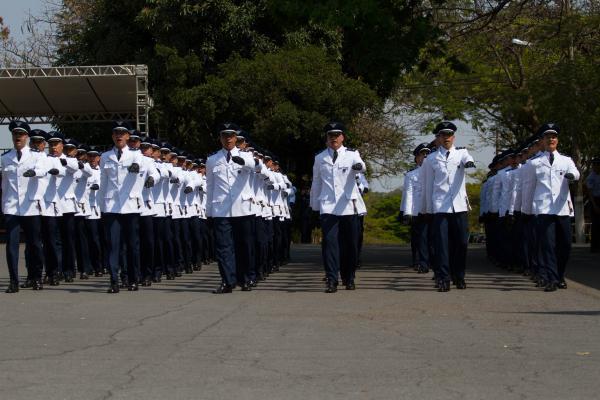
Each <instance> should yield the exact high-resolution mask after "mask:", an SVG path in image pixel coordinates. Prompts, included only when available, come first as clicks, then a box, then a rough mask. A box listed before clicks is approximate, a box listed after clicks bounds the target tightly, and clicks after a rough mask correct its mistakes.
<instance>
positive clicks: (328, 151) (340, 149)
mask: <svg viewBox="0 0 600 400" xmlns="http://www.w3.org/2000/svg"><path fill="white" fill-rule="evenodd" d="M334 151H335V150H333V149H332V148H331V147H327V154H329V155H330V156H331V157H332V158H333V152H334ZM345 151H346V147H344V145H341V146H340V148H339V149H337V153H338V157H339V156H340V154H342V153H343V152H345Z"/></svg>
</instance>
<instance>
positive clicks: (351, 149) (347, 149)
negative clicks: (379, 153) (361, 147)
mask: <svg viewBox="0 0 600 400" xmlns="http://www.w3.org/2000/svg"><path fill="white" fill-rule="evenodd" d="M346 151H356V149H353V148H351V147H346Z"/></svg>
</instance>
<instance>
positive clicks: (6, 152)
mask: <svg viewBox="0 0 600 400" xmlns="http://www.w3.org/2000/svg"><path fill="white" fill-rule="evenodd" d="M11 150H12V149H8V150H6V151H5V152H4V153H2V155H5V154H8V153H10V151H11Z"/></svg>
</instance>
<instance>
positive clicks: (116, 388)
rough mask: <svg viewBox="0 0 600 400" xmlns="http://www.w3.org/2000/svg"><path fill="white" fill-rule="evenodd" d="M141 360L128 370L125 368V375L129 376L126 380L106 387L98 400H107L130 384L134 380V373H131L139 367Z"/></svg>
mask: <svg viewBox="0 0 600 400" xmlns="http://www.w3.org/2000/svg"><path fill="white" fill-rule="evenodd" d="M142 364H143V363H142V362H140V363H137V364H136V365H134V366H133V367H131V368H129V370H127V372H125V375H127V377H128V378H129V379H128V380H127V382H125V383H121V384H120V385H116V386H113V387H112V388H110V389H108V390H107V391H106V394H105V395H104V396H102V397H101V398H100V400H108V399H110V398H112V397H113V396H114V395H115V393H116V392H118V391H120V390H123V389H125V387H126V386H128V385H131V384H132V383H133V382H134V381H135V379H136V378H135V375H134V374H133V372H134V371H135V370H136V369H138V368H139V367H141V366H142Z"/></svg>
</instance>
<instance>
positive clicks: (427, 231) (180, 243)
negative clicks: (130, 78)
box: [0, 121, 600, 294]
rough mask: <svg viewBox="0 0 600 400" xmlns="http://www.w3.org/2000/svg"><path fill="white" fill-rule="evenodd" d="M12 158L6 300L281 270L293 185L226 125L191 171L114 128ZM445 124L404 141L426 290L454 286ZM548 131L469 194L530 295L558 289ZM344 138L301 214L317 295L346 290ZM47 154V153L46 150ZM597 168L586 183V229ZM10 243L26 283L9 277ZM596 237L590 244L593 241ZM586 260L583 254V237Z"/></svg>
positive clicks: (349, 221)
mask: <svg viewBox="0 0 600 400" xmlns="http://www.w3.org/2000/svg"><path fill="white" fill-rule="evenodd" d="M9 128H10V131H11V132H12V139H13V145H14V148H13V149H12V150H10V151H8V152H7V153H5V154H4V155H2V157H1V162H0V169H1V171H2V211H3V214H4V222H5V226H6V232H7V246H6V255H7V264H8V269H9V275H10V283H9V286H8V289H7V290H6V292H7V293H15V292H18V291H19V288H32V289H33V290H40V289H42V288H43V284H44V283H47V284H49V285H59V283H60V281H64V282H67V283H68V282H73V280H74V278H75V277H76V275H77V274H79V278H80V279H88V277H89V275H91V274H94V275H95V276H102V275H103V274H107V273H108V274H109V275H110V286H109V289H108V292H109V293H118V292H119V290H120V289H122V288H127V289H128V290H130V291H137V290H138V289H139V285H141V286H150V285H151V284H152V283H153V282H154V283H156V282H161V279H162V278H163V277H166V279H168V280H173V279H176V278H177V277H180V276H182V273H187V274H190V273H193V271H195V270H200V269H201V268H202V265H203V264H207V263H209V262H210V261H212V260H215V261H217V263H218V267H219V274H220V276H221V283H220V284H219V286H218V287H217V288H216V289H215V290H214V291H213V293H216V294H222V293H231V292H232V291H233V289H235V288H236V287H240V288H241V290H242V291H250V290H252V288H253V287H255V286H256V285H257V283H258V282H259V281H261V280H264V279H265V278H266V277H267V276H268V275H269V274H270V273H272V272H274V271H277V270H278V269H279V267H280V266H281V265H283V264H285V263H286V262H287V260H288V259H289V248H290V242H291V237H290V236H291V235H290V232H291V224H290V219H291V214H290V207H291V205H293V204H294V202H295V188H294V187H293V186H292V183H291V182H290V180H289V179H288V177H287V176H286V175H285V174H284V173H283V172H282V171H281V169H280V167H279V163H278V160H277V159H276V158H275V157H274V156H272V155H271V154H270V153H268V152H267V151H264V150H262V149H259V148H253V147H251V143H250V141H249V136H248V134H247V133H246V132H244V131H242V130H240V128H239V127H238V126H237V125H235V124H233V123H225V124H222V125H221V126H220V127H219V129H218V137H219V140H220V143H221V149H220V150H219V151H217V152H215V153H214V154H212V155H210V156H209V157H208V158H207V160H206V161H205V160H202V159H196V158H194V157H193V156H191V155H190V154H188V153H187V152H185V151H183V150H180V149H177V148H175V147H173V146H171V145H170V144H169V143H167V142H159V141H157V140H154V139H151V138H148V137H144V138H142V137H140V135H139V133H138V132H137V131H134V130H131V128H130V126H129V125H128V124H127V123H126V122H122V121H117V122H115V123H114V126H113V129H112V140H113V143H114V147H112V148H111V149H109V150H107V151H105V152H100V151H99V149H98V148H96V147H93V146H86V145H83V144H79V143H77V142H76V141H75V140H72V139H67V138H65V137H64V135H63V134H62V133H60V132H56V131H55V132H50V133H46V132H44V131H42V130H39V129H34V130H32V129H30V127H29V126H28V125H27V124H26V123H24V122H22V121H12V122H11V124H10V127H9ZM456 131H457V127H456V126H455V125H454V124H453V123H452V122H448V121H443V122H440V123H439V124H438V125H437V126H436V127H435V129H434V135H435V139H434V141H433V142H431V143H422V144H420V145H418V146H417V147H416V148H415V150H414V152H413V155H414V160H415V164H416V165H415V168H414V169H412V170H410V171H409V172H408V173H407V174H406V176H405V180H404V190H403V196H402V203H401V205H400V218H402V220H403V221H404V222H405V223H407V224H410V227H411V248H412V257H413V266H414V268H415V270H417V271H418V272H419V273H423V274H425V273H428V272H429V270H430V269H432V270H433V273H434V276H433V280H434V286H435V288H437V289H438V291H440V292H448V291H449V290H450V288H451V285H454V286H455V287H456V288H457V289H466V287H467V284H466V280H465V271H466V256H467V246H468V240H469V231H468V218H467V214H468V211H469V210H470V208H471V207H470V204H469V199H468V197H467V192H466V187H465V183H466V170H467V169H469V168H475V162H474V160H473V158H472V157H471V155H470V154H469V152H468V151H467V150H466V149H465V148H461V147H455V146H454V140H455V135H456ZM559 133H560V129H559V127H558V126H557V125H556V124H545V125H544V126H542V127H541V128H540V129H539V131H538V132H537V133H536V134H535V135H533V136H532V137H530V138H529V139H528V140H526V141H525V142H524V143H522V144H521V145H520V146H519V147H518V148H517V149H515V150H506V151H504V152H502V153H501V154H498V155H497V156H496V157H494V159H493V161H492V163H491V164H490V165H489V168H490V172H489V173H488V176H487V179H486V180H485V182H484V183H483V185H482V187H481V203H480V222H482V223H483V224H484V227H485V233H486V244H487V254H488V257H489V258H490V259H491V260H492V261H493V262H494V263H495V264H497V265H499V266H502V267H505V268H507V269H509V270H514V271H516V272H520V273H523V274H524V275H528V276H531V278H532V280H533V281H535V283H536V286H538V287H541V288H543V289H544V290H545V291H548V292H551V291H555V290H556V289H557V288H566V287H567V284H566V282H565V279H564V276H565V267H566V264H567V261H568V258H569V253H570V249H571V217H573V215H574V207H573V202H572V201H571V196H570V192H569V183H570V182H572V181H575V180H578V179H579V178H580V174H579V171H578V170H577V168H576V167H575V164H574V163H573V161H572V160H571V158H569V157H567V156H565V155H562V154H560V153H559V152H558V151H557V148H558V137H559ZM345 136H346V133H345V128H344V126H343V125H342V124H341V123H339V122H331V123H329V124H327V125H326V126H325V128H324V139H325V143H326V146H327V147H326V149H325V150H323V151H322V152H320V153H318V154H317V155H316V156H315V160H314V166H313V180H312V186H311V189H310V195H309V204H310V208H311V209H312V210H314V211H316V212H318V213H319V214H320V218H319V220H320V224H321V232H322V241H321V247H322V258H323V267H324V270H325V278H324V281H325V291H326V292H327V293H335V292H336V291H337V288H338V285H339V281H340V280H341V283H342V285H343V286H345V288H346V289H347V290H354V289H355V288H356V285H355V276H356V270H357V268H359V266H360V251H361V247H362V234H363V218H364V215H365V214H366V212H367V209H366V206H365V202H364V200H363V198H362V196H363V194H364V193H366V192H368V183H367V181H366V179H365V173H366V165H365V163H364V161H363V160H362V159H361V157H360V154H359V152H358V151H356V150H354V149H351V148H348V147H345V146H344V140H345ZM46 146H47V147H48V153H47V154H46V152H45V149H46ZM598 161H599V160H597V159H596V160H595V161H594V163H593V166H594V171H593V173H592V174H591V175H590V177H588V179H587V180H586V187H587V190H588V197H589V198H590V201H591V203H592V206H593V214H594V216H595V224H594V227H593V229H595V230H596V231H597V230H598V221H597V219H598V214H599V212H598V210H599V209H600V178H599V177H598V166H599V164H600V163H599V162H598ZM21 229H22V230H23V232H24V234H25V242H26V246H25V264H26V267H27V279H26V280H25V281H24V282H23V283H22V284H20V282H19V275H18V260H19V234H20V230H21ZM594 239H595V242H594ZM592 241H593V243H592V249H593V250H594V249H595V250H594V251H598V243H597V242H598V238H597V235H593V239H592Z"/></svg>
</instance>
